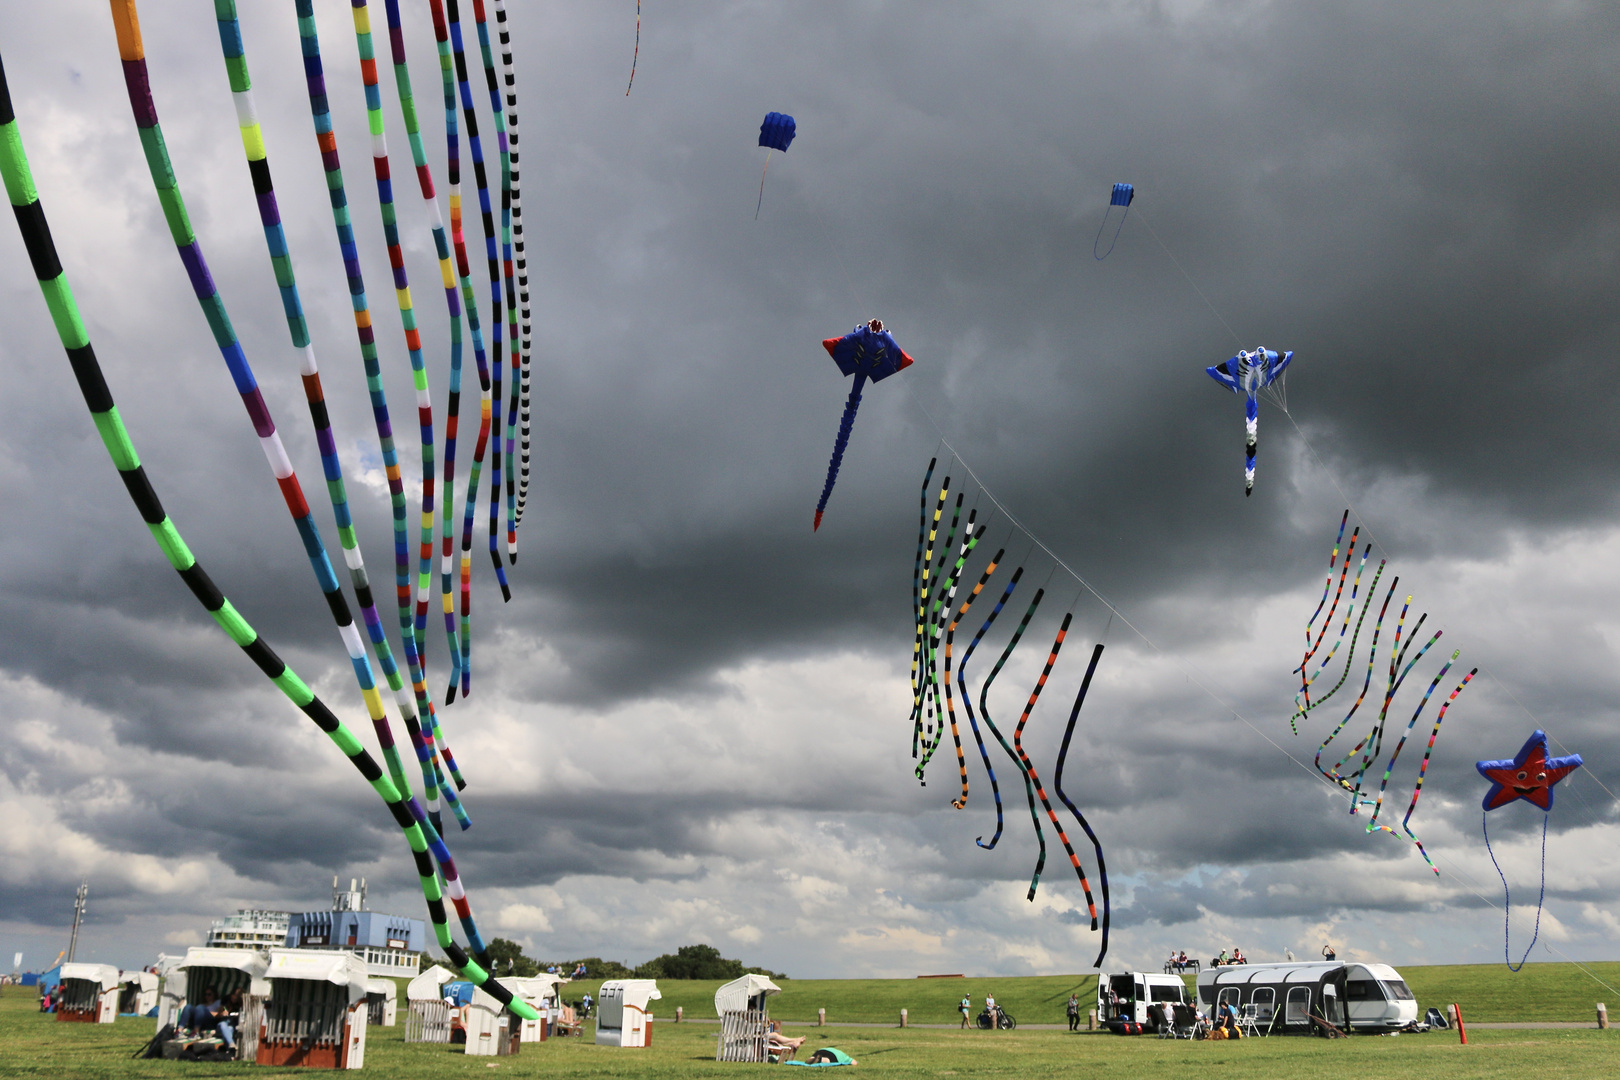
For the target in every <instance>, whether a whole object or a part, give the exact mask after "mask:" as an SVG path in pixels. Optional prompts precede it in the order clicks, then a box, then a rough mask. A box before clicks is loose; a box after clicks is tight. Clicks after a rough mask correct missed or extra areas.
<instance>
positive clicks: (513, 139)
mask: <svg viewBox="0 0 1620 1080" xmlns="http://www.w3.org/2000/svg"><path fill="white" fill-rule="evenodd" d="M495 22H496V24H497V26H498V28H499V31H500V39H501V78H502V79H503V80H504V81H505V83H506V144H507V148H508V155H507V156H508V157H509V158H510V160H511V163H512V169H511V175H512V255H513V259H514V260H515V261H516V263H517V294H518V309H519V318H520V321H521V327H520V332H521V334H522V344H521V346H520V348H519V353H520V354H521V358H522V387H521V388H520V389H519V390H517V391H516V392H517V394H518V408H519V409H520V410H522V422H521V424H520V428H519V430H520V435H521V439H522V444H521V447H520V450H519V453H520V465H519V468H520V469H521V472H520V473H519V476H518V485H517V503H516V505H510V504H509V505H508V508H507V509H508V522H507V535H508V536H509V537H510V539H511V546H510V548H509V550H508V551H507V555H508V557H509V558H510V560H511V561H512V562H513V563H514V564H516V562H517V530H518V526H520V525H522V524H523V507H524V505H525V504H526V503H527V502H528V498H529V383H530V381H531V378H530V370H529V369H530V362H531V352H532V350H531V336H530V318H529V259H528V256H527V254H526V253H525V252H524V247H523V191H522V185H521V184H520V183H519V176H518V114H517V69H516V68H515V67H514V66H513V64H512V35H511V33H510V32H509V31H508V30H507V26H506V0H495ZM511 417H512V412H511V411H510V410H508V413H507V426H508V428H509V429H510V426H511ZM508 442H510V438H509V439H508ZM506 453H507V461H506V483H507V486H508V490H509V491H510V487H511V483H512V458H511V455H512V451H511V447H510V445H509V446H508V448H507V452H506Z"/></svg>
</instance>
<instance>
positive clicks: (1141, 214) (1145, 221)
mask: <svg viewBox="0 0 1620 1080" xmlns="http://www.w3.org/2000/svg"><path fill="white" fill-rule="evenodd" d="M1136 216H1137V217H1139V218H1141V219H1142V224H1143V225H1146V226H1147V231H1148V233H1149V234H1150V235H1151V236H1152V237H1153V239H1154V241H1155V242H1156V243H1157V244H1158V245H1159V248H1160V249H1161V250H1162V251H1163V252H1164V253H1165V255H1167V256H1168V257H1169V259H1170V261H1171V262H1172V263H1174V264H1175V267H1176V269H1177V270H1180V271H1181V276H1182V277H1184V278H1186V279H1187V284H1189V285H1191V286H1192V290H1193V292H1195V293H1197V294H1198V299H1200V300H1202V301H1203V302H1204V305H1205V306H1206V307H1208V308H1209V312H1210V314H1211V315H1214V316H1215V319H1216V321H1218V322H1219V323H1220V324H1221V325H1222V326H1224V327H1226V332H1227V333H1228V334H1231V335H1232V340H1233V341H1235V342H1237V347H1238V349H1239V350H1242V348H1243V339H1242V338H1240V337H1238V336H1237V331H1236V330H1233V329H1232V326H1231V324H1230V323H1228V322H1227V321H1226V320H1225V319H1224V318H1222V317H1221V313H1220V312H1219V311H1217V310H1215V305H1214V304H1212V303H1210V299H1209V297H1207V296H1205V295H1204V290H1203V289H1200V288H1199V287H1198V282H1196V281H1194V280H1193V276H1192V275H1191V274H1189V273H1187V268H1186V267H1185V266H1182V265H1181V260H1180V259H1178V258H1176V256H1175V253H1174V252H1172V251H1171V250H1170V249H1169V248H1168V247H1166V246H1165V243H1164V241H1163V240H1160V239H1159V234H1158V233H1157V232H1154V230H1153V224H1152V222H1150V221H1148V219H1147V214H1146V213H1145V212H1144V211H1142V210H1138V211H1137V212H1136ZM1119 223H1120V225H1121V227H1123V226H1124V224H1125V219H1124V218H1121V219H1120V222H1119Z"/></svg>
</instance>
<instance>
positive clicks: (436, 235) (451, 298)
mask: <svg viewBox="0 0 1620 1080" xmlns="http://www.w3.org/2000/svg"><path fill="white" fill-rule="evenodd" d="M355 10H356V11H357V12H358V11H359V10H360V8H358V7H357V8H356V9H355ZM385 10H386V13H387V16H388V44H389V52H390V54H391V58H392V60H393V62H394V92H395V95H396V96H397V97H398V98H399V111H400V113H401V115H403V117H404V119H405V137H406V141H407V142H408V143H409V144H410V148H411V163H412V165H413V166H415V168H416V182H417V187H418V188H419V189H420V191H421V193H422V203H423V206H424V207H425V208H426V210H427V219H428V226H429V230H430V231H431V232H432V234H433V250H434V253H435V254H436V255H437V256H438V258H439V279H440V281H441V283H442V284H443V287H444V299H445V305H446V307H447V309H448V311H449V315H450V321H451V323H452V325H455V324H458V323H459V322H460V320H461V299H460V297H459V296H458V295H457V292H456V275H455V270H454V268H453V267H452V266H451V265H450V241H449V239H448V238H447V237H446V236H445V231H444V217H443V215H442V214H441V213H440V212H439V199H438V195H437V193H436V192H435V190H434V187H433V171H432V169H430V168H429V167H428V163H427V151H426V149H425V148H424V147H423V145H422V132H421V125H420V124H419V122H418V120H417V117H416V98H415V94H414V93H413V92H412V89H411V70H410V66H409V64H408V63H407V62H406V57H405V31H404V28H403V27H402V26H401V24H400V17H399V0H386V5H385ZM396 232H397V227H396ZM459 331H460V327H459V326H457V327H456V332H458V333H459ZM412 375H413V377H418V378H420V380H421V389H419V390H418V391H417V398H418V401H419V402H420V401H429V402H430V404H429V405H428V406H427V412H426V414H425V417H424V423H425V425H426V427H427V430H429V431H431V430H432V425H433V413H432V405H431V395H430V393H429V391H428V389H427V377H426V373H425V372H423V373H422V375H420V376H417V375H416V371H415V368H413V369H412ZM430 449H431V446H430V445H428V446H426V448H425V449H424V451H423V465H424V470H425V469H426V466H427V465H428V464H429V463H430V458H429V456H428V451H429V450H430ZM452 476H453V474H452ZM432 495H433V481H432V479H431V477H430V474H429V473H428V472H427V471H424V472H423V474H422V540H421V547H420V550H419V554H418V558H417V579H416V623H415V633H416V651H417V653H418V655H419V656H420V657H421V659H422V668H423V676H422V678H423V682H424V683H426V681H427V642H426V638H427V614H428V599H429V596H430V594H431V592H432V581H433V517H432V515H431V514H430V513H429V512H428V506H429V503H430V501H431V499H432ZM451 497H452V483H449V482H447V483H446V484H445V491H444V496H443V498H444V499H445V500H446V501H445V502H443V503H442V505H443V514H444V516H445V517H449V515H450V503H449V501H448V500H450V499H451ZM460 665H461V657H460V656H459V655H458V654H455V653H452V654H451V660H450V668H451V673H450V677H451V679H452V680H453V679H455V677H456V674H457V671H458V670H459V668H460Z"/></svg>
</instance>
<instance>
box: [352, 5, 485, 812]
mask: <svg viewBox="0 0 1620 1080" xmlns="http://www.w3.org/2000/svg"><path fill="white" fill-rule="evenodd" d="M350 6H351V8H352V14H353V18H354V27H355V45H356V48H357V49H358V51H359V54H360V70H361V74H362V80H363V83H364V86H365V96H366V118H367V122H368V124H369V126H370V129H371V142H372V163H373V169H374V170H375V171H376V175H377V193H378V203H379V205H380V207H381V210H382V223H383V236H384V239H385V241H386V242H387V244H388V257H389V263H390V265H391V267H392V269H393V272H394V293H395V297H396V298H397V300H398V307H399V315H400V322H401V325H402V327H403V329H404V332H405V342H406V346H407V348H408V350H409V355H410V364H411V381H412V384H413V387H414V389H415V391H416V411H417V423H418V424H419V426H420V428H421V435H422V516H421V523H420V532H419V541H418V549H417V572H416V606H415V613H414V619H413V620H412V622H411V628H410V632H411V634H412V637H413V645H414V648H415V655H416V661H417V667H416V668H415V669H413V672H412V674H413V680H412V683H413V688H414V689H415V690H416V692H417V697H418V700H419V702H420V703H425V705H426V709H427V713H428V716H429V717H430V718H431V719H432V721H433V731H434V734H435V735H436V736H437V737H438V739H439V742H440V744H441V747H442V749H443V753H444V760H445V764H446V765H447V766H448V767H449V769H450V774H451V776H452V777H454V778H455V781H456V784H457V785H458V786H465V783H466V782H465V781H464V780H463V779H462V776H461V772H460V770H459V769H458V768H457V767H456V762H455V758H454V756H453V755H452V754H451V753H450V751H449V748H448V747H447V746H443V743H444V734H443V732H442V731H441V730H440V728H439V720H438V712H437V708H436V706H435V705H434V703H433V697H432V695H431V694H429V693H428V690H427V612H428V600H429V596H430V594H431V592H432V581H433V517H434V490H433V488H434V478H433V398H432V393H431V391H430V390H429V388H428V378H427V367H426V364H425V362H424V360H423V357H422V342H421V331H420V330H419V329H418V328H417V325H416V309H415V305H414V304H413V302H412V300H411V286H410V278H409V276H408V274H407V273H406V270H405V256H404V251H403V247H402V245H401V242H400V238H399V218H398V209H397V207H396V205H395V201H394V188H393V170H392V166H391V165H390V161H389V155H388V142H387V138H388V136H387V124H386V122H385V121H384V119H383V114H382V91H381V87H380V86H379V85H378V79H377V61H376V41H375V38H374V36H373V34H372V32H371V12H370V9H369V8H368V7H367V3H366V0H351V5H350ZM385 14H386V17H387V20H388V29H389V44H390V53H391V59H392V61H393V68H394V91H395V95H396V97H397V98H398V99H399V108H400V113H401V114H402V115H403V117H404V120H405V134H406V138H407V142H408V143H409V145H410V149H411V160H412V164H413V166H414V167H415V170H416V179H417V186H418V188H419V190H420V191H421V194H422V201H423V203H424V204H425V206H426V208H427V218H428V224H429V227H430V231H431V233H432V235H433V247H434V252H435V254H437V255H438V258H439V277H440V280H441V282H442V284H443V287H444V291H445V303H446V306H447V309H448V311H449V314H450V316H451V318H452V320H454V319H455V318H456V316H458V315H459V314H460V301H459V300H458V298H457V296H456V287H455V276H454V273H453V271H452V270H451V267H450V245H449V241H448V240H447V239H446V238H445V234H444V220H443V218H442V217H441V216H440V213H439V202H438V198H437V196H436V194H435V192H434V188H433V173H432V171H431V170H430V169H429V168H428V164H427V152H426V150H425V149H424V147H423V145H422V135H421V130H420V125H419V124H418V122H417V118H416V99H415V95H414V93H413V92H412V89H411V73H410V68H409V66H408V65H407V64H406V58H405V37H404V30H403V29H402V27H401V26H400V18H399V2H398V0H387V6H386V8H385ZM400 524H403V523H402V522H401V523H400ZM399 539H400V533H399V532H397V531H396V533H395V577H396V581H397V582H398V585H399V588H400V593H399V603H400V605H401V606H400V618H401V626H402V627H403V626H404V619H405V616H406V611H407V606H408V605H409V603H410V594H409V584H410V577H409V575H410V562H409V551H408V550H404V551H403V554H401V552H402V550H403V549H401V548H400V546H399ZM405 657H406V660H407V661H409V660H410V658H411V650H410V649H407V650H406V653H405ZM450 666H451V672H450V677H451V679H452V680H454V679H455V677H456V669H457V667H458V666H459V658H458V659H456V660H453V661H452V662H451V665H450ZM417 676H419V677H417ZM459 816H460V815H458V817H459ZM466 824H467V823H466V821H465V820H463V822H462V827H463V828H466Z"/></svg>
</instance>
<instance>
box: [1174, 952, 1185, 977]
mask: <svg viewBox="0 0 1620 1080" xmlns="http://www.w3.org/2000/svg"><path fill="white" fill-rule="evenodd" d="M1176 970H1177V971H1183V972H1184V971H1186V970H1187V950H1186V949H1182V950H1181V952H1180V953H1179V954H1177V956H1176Z"/></svg>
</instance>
